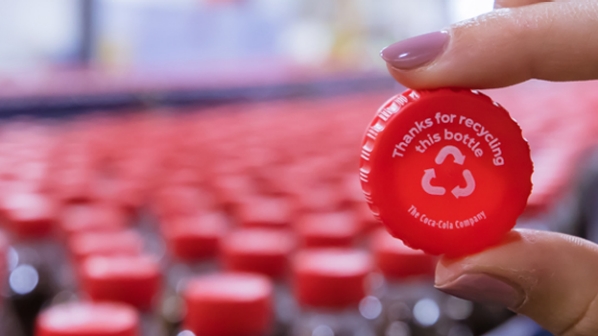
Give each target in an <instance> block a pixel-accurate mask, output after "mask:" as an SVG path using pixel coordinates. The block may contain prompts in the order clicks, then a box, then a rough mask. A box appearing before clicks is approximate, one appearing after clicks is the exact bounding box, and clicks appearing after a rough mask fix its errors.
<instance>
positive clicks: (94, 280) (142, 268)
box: [80, 256, 160, 310]
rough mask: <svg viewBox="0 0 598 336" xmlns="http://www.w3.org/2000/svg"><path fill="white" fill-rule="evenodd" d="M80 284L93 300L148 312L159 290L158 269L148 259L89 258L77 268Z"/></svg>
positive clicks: (150, 259) (127, 257)
mask: <svg viewBox="0 0 598 336" xmlns="http://www.w3.org/2000/svg"><path fill="white" fill-rule="evenodd" d="M80 273H81V283H82V288H83V291H84V292H85V293H87V294H88V295H89V296H90V297H91V298H92V299H93V300H94V301H117V302H124V303H128V304H130V305H132V306H135V307H137V308H139V309H144V310H145V309H150V308H151V307H152V304H153V300H154V298H155V297H156V295H157V294H158V291H159V289H160V268H159V265H158V263H157V262H156V261H155V260H154V259H153V258H150V257H148V256H115V257H90V258H88V259H86V260H85V261H84V262H83V264H82V266H81V271H80Z"/></svg>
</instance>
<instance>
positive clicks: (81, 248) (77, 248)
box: [68, 230, 143, 263]
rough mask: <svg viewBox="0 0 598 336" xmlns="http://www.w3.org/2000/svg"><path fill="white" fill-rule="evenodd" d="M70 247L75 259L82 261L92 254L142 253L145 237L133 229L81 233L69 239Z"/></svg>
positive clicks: (132, 254) (78, 261)
mask: <svg viewBox="0 0 598 336" xmlns="http://www.w3.org/2000/svg"><path fill="white" fill-rule="evenodd" d="M68 247H69V251H70V252H71V254H72V255H73V258H74V261H75V262H77V263H80V262H82V261H83V260H84V259H85V258H88V257H90V256H118V255H129V256H134V255H140V254H141V252H142V251H143V239H142V238H141V236H140V235H139V234H138V233H137V232H135V231H132V230H122V231H114V232H90V233H79V234H75V235H73V236H72V237H71V238H70V239H69V241H68Z"/></svg>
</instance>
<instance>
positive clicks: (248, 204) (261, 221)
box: [237, 196, 293, 229]
mask: <svg viewBox="0 0 598 336" xmlns="http://www.w3.org/2000/svg"><path fill="white" fill-rule="evenodd" d="M292 216H293V209H292V206H291V203H290V201H289V199H287V198H284V197H263V196H254V197H251V198H247V199H246V200H245V201H243V202H242V203H241V204H239V206H238V209H237V217H238V220H239V223H240V224H241V225H242V226H244V227H261V228H279V229H285V228H288V227H289V224H290V223H291V220H292Z"/></svg>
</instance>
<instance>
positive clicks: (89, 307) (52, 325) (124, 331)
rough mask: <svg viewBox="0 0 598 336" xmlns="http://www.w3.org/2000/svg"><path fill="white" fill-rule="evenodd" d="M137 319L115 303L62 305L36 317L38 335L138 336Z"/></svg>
mask: <svg viewBox="0 0 598 336" xmlns="http://www.w3.org/2000/svg"><path fill="white" fill-rule="evenodd" d="M138 329H139V316H138V314H137V312H136V311H135V310H134V309H133V308H132V307H130V306H128V305H123V304H117V303H87V302H86V303H83V302H76V303H65V304H60V305H56V306H53V307H50V308H49V309H47V310H45V311H43V312H42V313H41V314H40V315H39V316H38V318H37V323H36V332H35V335H37V336H137V335H138V333H139V331H138Z"/></svg>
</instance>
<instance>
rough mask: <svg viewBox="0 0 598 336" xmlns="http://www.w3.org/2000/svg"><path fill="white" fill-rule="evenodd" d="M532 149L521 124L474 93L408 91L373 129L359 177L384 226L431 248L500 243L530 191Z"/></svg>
mask: <svg viewBox="0 0 598 336" xmlns="http://www.w3.org/2000/svg"><path fill="white" fill-rule="evenodd" d="M532 171H533V167H532V162H531V159H530V150H529V146H528V144H527V142H526V141H525V139H524V138H523V136H522V134H521V129H520V128H519V126H518V125H517V123H516V122H515V121H514V120H513V119H511V118H510V117H509V114H508V113H507V111H505V110H504V109H503V108H502V107H500V106H499V105H498V104H496V103H494V102H492V100H490V98H488V97H487V96H485V95H483V94H481V93H479V92H477V91H470V90H452V89H440V90H434V91H411V90H408V91H406V92H404V93H403V94H401V95H397V96H395V97H393V98H391V99H390V100H389V101H387V102H386V103H385V104H384V105H383V106H382V107H381V108H380V110H379V111H378V113H377V115H376V117H375V118H374V120H373V121H372V123H371V124H370V127H369V128H368V129H367V132H366V135H365V139H364V145H363V148H362V153H361V169H360V176H361V181H362V187H363V190H364V192H365V194H366V198H367V200H368V202H369V203H370V207H371V209H372V211H373V212H374V214H375V215H376V216H378V217H379V218H380V219H381V220H382V222H383V223H384V224H385V225H386V228H387V229H388V231H389V232H390V233H391V234H392V235H393V236H395V237H397V238H400V239H402V240H403V241H404V242H405V244H407V245H409V246H410V247H413V248H417V249H422V250H424V251H425V252H427V253H431V254H443V253H445V254H448V255H453V256H457V255H463V254H468V253H473V252H476V251H480V250H482V249H483V248H485V247H487V246H489V245H491V244H494V243H496V242H498V241H499V240H500V239H501V238H502V237H503V235H504V234H505V233H506V232H507V231H509V230H510V229H511V228H512V227H513V226H514V225H515V221H516V220H517V217H518V216H519V215H520V214H521V213H522V212H523V210H524V208H525V205H526V202H527V198H528V196H529V194H530V191H531V187H532V184H531V175H532Z"/></svg>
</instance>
